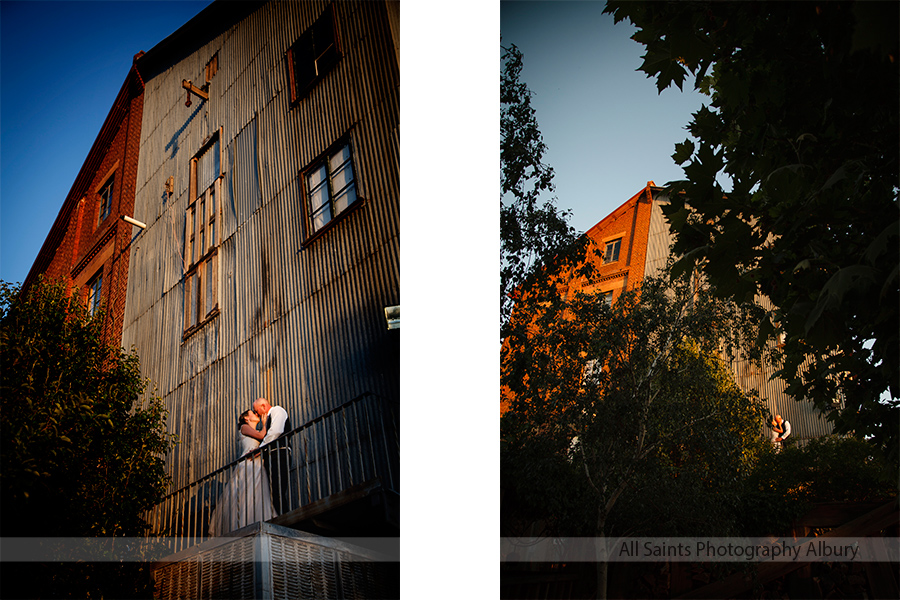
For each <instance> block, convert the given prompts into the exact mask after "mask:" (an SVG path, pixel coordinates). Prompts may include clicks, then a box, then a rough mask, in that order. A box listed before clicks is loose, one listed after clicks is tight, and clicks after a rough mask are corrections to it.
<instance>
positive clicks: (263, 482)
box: [209, 410, 275, 536]
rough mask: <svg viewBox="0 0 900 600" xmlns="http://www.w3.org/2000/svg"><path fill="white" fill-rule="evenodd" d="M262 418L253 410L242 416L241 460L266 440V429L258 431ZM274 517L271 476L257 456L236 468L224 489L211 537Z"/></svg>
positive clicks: (212, 517) (213, 521)
mask: <svg viewBox="0 0 900 600" xmlns="http://www.w3.org/2000/svg"><path fill="white" fill-rule="evenodd" d="M258 424H259V416H258V415H257V414H256V413H255V412H253V411H252V410H248V411H246V412H243V413H241V416H240V417H239V418H238V430H239V431H240V433H241V437H240V443H241V456H244V455H246V454H248V453H250V452H253V451H254V450H256V449H257V448H259V442H260V441H261V440H262V439H263V438H264V437H265V436H266V426H265V424H263V426H262V431H257V430H256V427H257V425H258ZM274 516H275V509H274V508H273V506H272V498H271V495H270V492H269V476H268V474H266V470H265V468H264V467H263V463H262V458H261V457H260V456H259V455H258V454H257V455H256V456H254V457H252V458H247V459H245V460H243V461H241V462H239V463H238V464H237V466H236V467H235V468H234V471H233V473H232V475H231V481H229V482H228V483H227V484H226V485H225V489H224V491H223V492H222V495H221V497H220V498H219V501H218V502H217V503H216V508H215V510H213V513H212V515H211V516H210V524H209V534H210V535H211V536H218V535H225V534H226V533H229V532H231V531H234V530H236V529H240V528H241V527H244V526H245V525H249V524H251V523H256V522H257V521H268V520H269V519H271V518H272V517H274Z"/></svg>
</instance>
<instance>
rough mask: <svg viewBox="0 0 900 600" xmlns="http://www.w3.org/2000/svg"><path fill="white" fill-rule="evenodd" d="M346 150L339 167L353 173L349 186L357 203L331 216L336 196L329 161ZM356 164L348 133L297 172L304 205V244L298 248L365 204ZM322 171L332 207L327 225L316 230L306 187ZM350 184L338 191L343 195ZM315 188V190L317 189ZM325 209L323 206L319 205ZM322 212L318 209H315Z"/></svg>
mask: <svg viewBox="0 0 900 600" xmlns="http://www.w3.org/2000/svg"><path fill="white" fill-rule="evenodd" d="M345 147H346V148H349V158H348V159H347V161H344V162H343V163H341V165H339V167H343V165H345V164H346V163H347V162H349V164H350V168H351V169H352V170H353V182H352V185H353V186H354V188H355V190H356V199H355V200H354V201H353V202H351V203H350V204H348V205H347V206H346V207H345V208H344V209H343V210H342V211H341V212H340V213H338V214H336V215H335V214H334V203H335V202H334V201H335V194H334V191H335V190H334V189H333V186H332V180H333V175H334V173H333V172H332V171H331V160H330V159H331V157H332V156H334V155H335V154H337V152H338V151H340V150H342V149H343V148H345ZM358 165H359V160H358V159H357V156H356V150H355V144H354V143H353V136H352V135H350V134H349V133H347V134H345V135H343V136H341V137H340V138H339V139H338V140H337V141H336V142H334V143H333V144H331V146H329V147H328V149H326V150H325V151H324V152H322V153H321V154H319V155H318V156H316V158H314V159H313V160H312V162H310V163H309V164H308V165H307V166H306V167H304V168H303V169H302V170H301V171H300V177H299V179H300V196H301V201H302V202H303V240H304V241H303V243H302V244H301V246H302V247H303V248H306V247H307V246H309V245H310V244H312V243H313V242H314V241H316V240H317V239H319V238H320V237H322V236H323V235H325V234H326V233H327V232H328V231H329V230H331V229H332V228H333V227H335V226H336V225H337V223H339V222H341V221H343V220H344V219H345V218H347V217H348V216H349V215H351V214H353V213H354V212H356V211H357V210H359V209H360V208H361V207H362V206H364V205H365V204H366V202H367V200H366V198H365V196H363V194H362V189H361V188H360V179H359V169H358ZM323 166H324V167H325V170H326V177H325V182H326V185H327V188H328V201H327V202H328V205H329V206H330V207H331V209H330V210H331V213H332V216H331V218H330V219H329V221H328V222H327V223H325V224H324V225H322V226H321V227H319V228H318V229H314V224H313V216H314V212H316V211H314V210H313V207H312V206H311V194H310V192H311V190H310V189H309V185H308V183H307V182H308V178H309V176H310V175H311V174H312V173H313V172H315V171H317V170H319V169H320V168H321V167H323ZM349 185H351V184H347V185H345V186H344V187H342V188H341V189H340V190H339V191H343V190H345V189H347V188H348V187H349ZM316 187H318V186H316ZM322 206H324V204H323V205H322ZM318 208H321V207H318Z"/></svg>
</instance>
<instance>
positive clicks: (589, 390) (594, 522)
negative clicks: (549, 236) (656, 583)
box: [501, 274, 766, 590]
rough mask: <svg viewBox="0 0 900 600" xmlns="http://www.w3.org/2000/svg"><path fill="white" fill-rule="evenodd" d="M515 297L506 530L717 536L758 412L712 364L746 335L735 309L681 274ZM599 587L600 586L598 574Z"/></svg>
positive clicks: (760, 417) (731, 513) (756, 439)
mask: <svg viewBox="0 0 900 600" xmlns="http://www.w3.org/2000/svg"><path fill="white" fill-rule="evenodd" d="M530 300H531V297H530V296H525V297H523V298H521V299H520V301H519V303H518V304H517V306H516V310H515V312H514V315H513V322H512V323H513V326H512V328H511V329H512V333H511V334H510V336H509V337H508V338H507V339H506V342H505V344H504V346H503V349H502V354H501V384H502V385H503V386H504V388H505V389H506V390H508V393H509V397H508V398H507V400H508V401H509V410H508V411H507V412H506V413H505V414H504V415H503V417H502V419H501V438H502V441H501V474H502V478H503V482H502V483H503V487H504V490H505V493H506V494H507V498H508V499H507V506H506V507H505V509H504V510H502V511H501V515H502V519H503V521H502V523H501V526H502V527H503V528H504V531H505V533H506V535H522V534H523V531H524V525H527V524H530V523H531V522H533V521H538V520H540V521H542V522H544V523H545V524H546V525H547V527H548V530H546V531H545V533H553V534H557V535H573V536H612V535H625V536H636V535H641V534H647V533H649V532H652V533H653V534H654V535H672V536H678V535H683V536H691V535H719V536H724V535H729V534H731V533H733V532H735V531H736V527H737V524H736V518H737V515H738V510H739V508H740V505H741V502H740V481H741V480H742V479H743V478H744V477H745V476H746V474H747V473H748V472H749V469H750V468H751V467H752V464H753V461H752V457H753V456H754V455H755V453H756V452H758V451H759V448H760V447H761V446H762V445H763V444H764V443H765V442H764V440H763V438H762V436H761V433H762V426H763V423H764V419H765V417H766V410H765V407H764V406H763V405H762V403H761V402H759V401H758V400H752V399H750V398H748V397H746V396H745V395H744V394H743V393H742V392H741V390H740V389H739V388H738V386H737V385H736V384H735V382H734V380H733V379H732V375H731V372H730V370H729V369H728V368H727V367H726V366H725V365H724V364H723V363H722V362H721V360H720V359H719V357H718V356H719V352H720V351H726V352H727V351H728V349H729V348H731V349H738V348H740V347H742V345H743V344H744V343H746V340H748V339H751V338H753V337H755V335H756V331H755V328H754V326H753V324H754V323H755V320H754V319H753V318H750V316H749V315H747V314H746V313H745V309H743V308H742V307H739V306H737V305H736V304H734V303H731V302H727V301H723V300H720V299H717V298H715V297H714V296H713V295H712V294H711V293H709V291H708V290H704V289H699V288H698V286H697V285H696V282H695V281H693V280H692V278H691V277H690V276H688V275H684V276H682V277H680V278H677V279H675V280H674V281H670V280H669V278H668V275H667V274H666V275H663V276H660V277H657V278H647V279H645V280H644V282H643V283H642V286H641V289H640V291H639V292H637V291H632V292H627V293H624V294H623V295H622V296H620V297H619V299H618V300H617V301H616V303H615V304H614V305H612V306H609V305H607V303H606V302H605V301H604V300H603V298H602V296H601V295H599V294H584V293H581V292H577V293H575V294H574V295H572V296H571V297H569V298H567V299H566V301H562V300H555V301H554V300H552V299H548V298H547V297H545V296H543V297H540V298H539V299H538V301H536V302H531V301H530ZM602 567H603V566H602V565H601V570H600V572H599V573H600V574H599V575H598V589H599V590H605V575H603V573H605V571H604V570H603V568H602Z"/></svg>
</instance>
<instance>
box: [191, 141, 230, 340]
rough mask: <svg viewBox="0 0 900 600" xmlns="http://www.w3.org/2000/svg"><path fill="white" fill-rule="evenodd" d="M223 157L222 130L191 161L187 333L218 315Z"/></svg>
mask: <svg viewBox="0 0 900 600" xmlns="http://www.w3.org/2000/svg"><path fill="white" fill-rule="evenodd" d="M221 165H222V157H221V148H220V143H219V135H218V133H217V134H216V135H215V136H214V137H213V139H212V140H210V141H209V142H207V144H206V145H205V146H204V147H203V148H202V149H201V150H200V152H198V153H197V155H196V156H195V157H194V158H193V159H192V160H191V179H190V191H189V194H190V202H189V204H188V208H187V212H186V213H185V219H184V266H185V269H186V271H185V281H184V335H185V337H187V336H188V335H189V334H191V333H193V332H194V331H195V330H197V329H198V328H199V327H201V326H202V325H204V324H205V323H206V322H207V321H209V320H210V319H212V318H213V317H215V316H216V315H217V314H218V309H219V284H218V281H219V280H218V258H219V255H218V248H219V243H220V241H221V240H220V236H221V234H220V227H219V222H220V220H221V204H222V203H221V195H222V180H223V177H222V167H221Z"/></svg>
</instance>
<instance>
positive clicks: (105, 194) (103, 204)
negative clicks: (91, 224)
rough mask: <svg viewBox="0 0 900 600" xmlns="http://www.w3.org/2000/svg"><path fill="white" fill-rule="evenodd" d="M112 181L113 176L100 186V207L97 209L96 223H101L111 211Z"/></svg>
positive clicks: (113, 179)
mask: <svg viewBox="0 0 900 600" xmlns="http://www.w3.org/2000/svg"><path fill="white" fill-rule="evenodd" d="M114 181H115V176H113V177H110V178H109V180H108V181H107V182H106V183H105V184H103V187H102V188H100V192H99V196H100V209H99V210H98V211H97V213H98V214H97V225H100V223H102V222H103V221H104V220H105V219H106V217H108V216H109V213H110V212H111V211H112V193H113V182H114Z"/></svg>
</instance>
